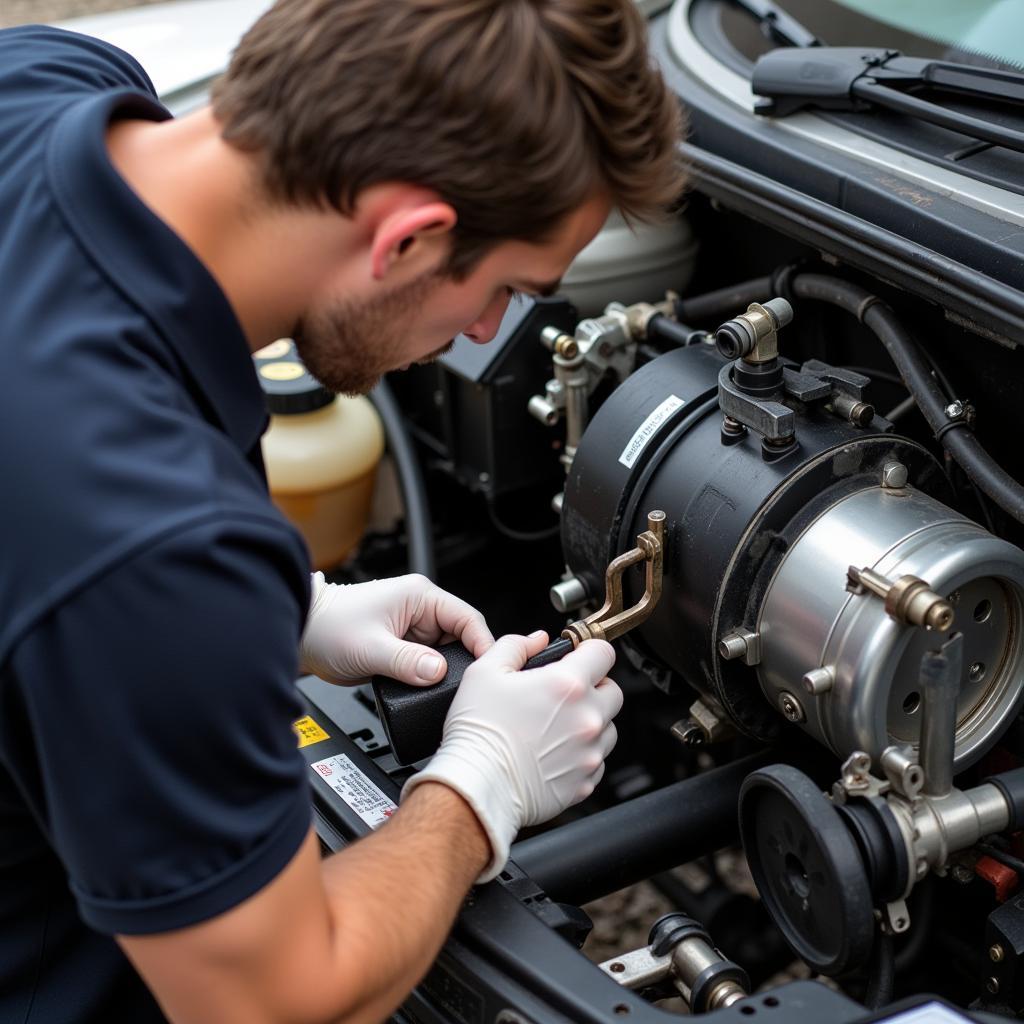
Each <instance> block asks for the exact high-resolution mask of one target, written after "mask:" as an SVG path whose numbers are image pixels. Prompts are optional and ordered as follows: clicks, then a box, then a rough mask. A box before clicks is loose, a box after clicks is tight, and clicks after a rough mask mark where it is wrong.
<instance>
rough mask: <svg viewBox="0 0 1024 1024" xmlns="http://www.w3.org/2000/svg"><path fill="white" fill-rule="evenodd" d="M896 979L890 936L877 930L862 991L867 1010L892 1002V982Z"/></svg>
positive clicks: (878, 1008) (876, 1008) (879, 1007)
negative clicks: (865, 986) (863, 990)
mask: <svg viewBox="0 0 1024 1024" xmlns="http://www.w3.org/2000/svg"><path fill="white" fill-rule="evenodd" d="M895 979H896V957H895V955H894V953H893V941H892V936H891V935H887V934H886V933H885V932H882V931H879V932H877V933H876V934H875V945H874V947H873V948H872V950H871V963H870V966H869V968H868V987H867V989H866V990H865V992H864V1005H865V1006H866V1007H867V1008H868V1009H869V1010H880V1009H881V1008H882V1007H883V1006H885V1005H886V1004H887V1003H891V1002H892V988H893V982H894V981H895Z"/></svg>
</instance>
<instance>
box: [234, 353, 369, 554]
mask: <svg viewBox="0 0 1024 1024" xmlns="http://www.w3.org/2000/svg"><path fill="white" fill-rule="evenodd" d="M254 358H255V360H256V372H257V375H258V376H259V380H260V384H261V385H262V387H263V392H264V394H265V395H266V401H267V408H268V409H269V411H270V414H271V415H270V427H269V429H268V430H267V432H266V434H264V435H263V460H264V462H265V464H266V468H267V481H268V483H269V485H270V495H271V497H272V498H273V500H274V503H275V504H276V505H277V507H278V508H280V509H281V511H282V512H283V513H284V514H285V515H286V516H287V517H288V519H289V520H290V521H291V522H292V523H294V525H295V526H296V527H298V529H299V530H300V531H301V533H302V535H303V537H305V539H306V544H307V545H308V547H309V553H310V558H311V560H312V564H313V568H314V569H329V568H332V567H333V566H336V565H338V564H339V563H340V562H342V561H343V560H344V559H345V557H346V556H347V555H348V554H349V552H350V551H351V550H352V549H353V548H354V547H355V546H356V544H357V543H358V542H359V538H360V537H361V536H362V535H363V532H364V531H365V529H366V525H367V521H368V519H369V515H370V503H371V500H372V498H373V485H374V479H375V476H376V471H377V464H378V463H379V462H380V458H381V455H382V454H383V452H384V430H383V427H382V426H381V422H380V418H379V417H378V415H377V411H376V409H374V407H373V405H372V404H371V403H370V401H369V400H368V399H366V398H343V397H341V396H339V395H334V394H332V393H331V392H330V391H328V390H327V389H326V388H325V387H323V385H321V384H320V383H319V381H317V380H316V379H315V378H314V377H312V376H311V375H310V374H309V373H308V372H307V370H306V368H305V366H303V364H302V362H301V361H300V360H299V358H298V355H297V354H296V352H295V345H294V343H293V342H291V341H288V340H285V339H282V340H281V341H275V342H274V343H273V344H272V345H268V346H266V348H262V349H260V350H259V351H258V352H257V353H256V355H255V357H254Z"/></svg>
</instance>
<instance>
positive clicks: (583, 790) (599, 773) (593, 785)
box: [570, 761, 604, 806]
mask: <svg viewBox="0 0 1024 1024" xmlns="http://www.w3.org/2000/svg"><path fill="white" fill-rule="evenodd" d="M603 778H604V761H602V762H601V763H600V764H599V765H598V766H597V770H596V771H595V772H594V773H593V774H592V775H589V776H588V777H587V778H586V780H585V781H584V782H583V783H582V784H581V785H580V788H579V789H578V790H577V791H576V796H575V799H574V800H573V801H572V802H573V803H574V804H578V803H579V802H580V801H581V800H586V799H587V797H588V796H590V794H591V793H593V792H594V790H595V789H597V784H598V783H599V782H600V781H601V780H602V779H603ZM570 806H572V805H571V804H570Z"/></svg>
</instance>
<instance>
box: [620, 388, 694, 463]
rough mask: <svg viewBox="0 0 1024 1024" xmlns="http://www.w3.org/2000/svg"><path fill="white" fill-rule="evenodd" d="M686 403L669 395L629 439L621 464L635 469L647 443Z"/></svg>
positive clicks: (623, 451) (623, 450) (621, 457)
mask: <svg viewBox="0 0 1024 1024" xmlns="http://www.w3.org/2000/svg"><path fill="white" fill-rule="evenodd" d="M684 405H686V403H685V402H684V401H683V400H682V399H681V398H678V397H677V396H676V395H669V396H668V398H666V399H665V401H664V402H662V403H661V405H659V406H658V408H657V409H655V410H654V412H652V413H651V415H650V416H648V417H647V419H645V420H644V421H643V423H641V424H640V426H639V428H638V429H637V432H636V433H635V434H634V435H633V436H632V437H631V438H630V439H629V444H627V445H626V447H625V448H623V449H622V454H621V455H620V456H619V462H621V463H622V465H624V466H625V467H626V468H627V469H632V468H633V463H634V462H636V460H637V459H638V458H639V457H640V453H641V452H642V451H643V450H644V449H645V448H646V447H647V442H648V441H650V439H651V438H652V437H654V435H655V434H656V433H657V432H658V430H659V429H660V427H661V425H662V424H663V423H664V422H665V420H667V419H668V418H669V416H671V415H672V413H674V412H675V411H676V409H681V408H682V407H683V406H684Z"/></svg>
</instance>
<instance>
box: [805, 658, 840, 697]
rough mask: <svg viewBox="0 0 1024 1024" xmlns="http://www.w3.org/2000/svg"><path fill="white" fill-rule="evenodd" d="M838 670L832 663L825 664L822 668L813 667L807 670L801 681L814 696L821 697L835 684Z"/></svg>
mask: <svg viewBox="0 0 1024 1024" xmlns="http://www.w3.org/2000/svg"><path fill="white" fill-rule="evenodd" d="M835 681H836V670H835V669H834V668H833V667H832V666H831V665H823V666H822V667H821V668H812V669H811V670H810V672H805V673H804V674H803V678H801V680H800V682H801V683H802V684H803V688H804V689H805V690H806V691H807V692H808V693H809V694H810V695H811V696H812V697H820V696H821V695H822V694H823V693H828V691H829V690H831V689H832V687H833V686H834V685H835Z"/></svg>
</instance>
